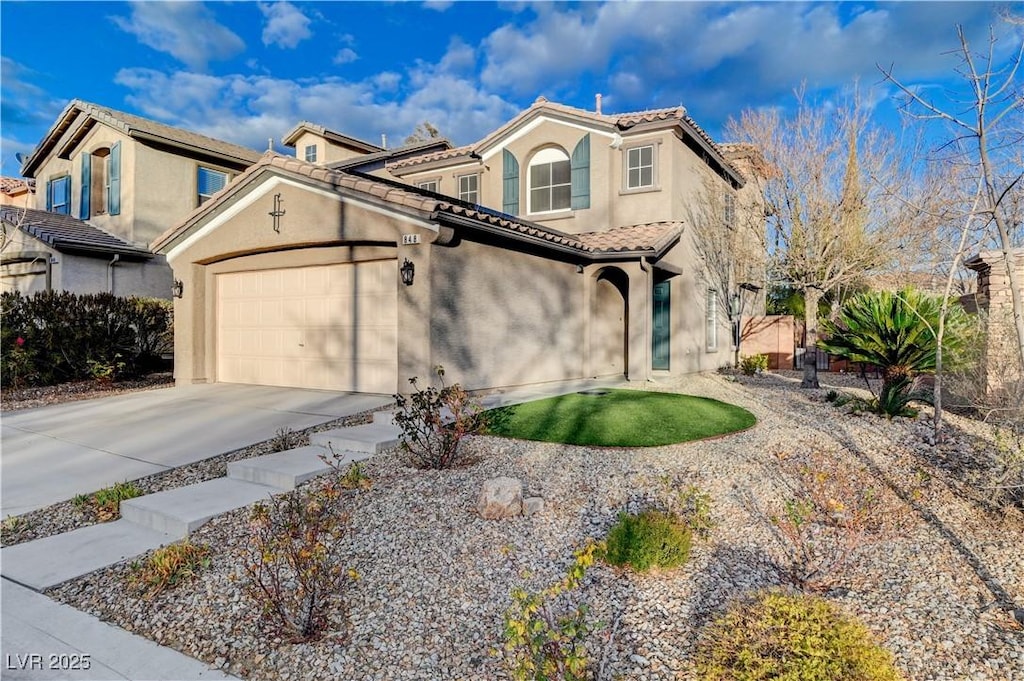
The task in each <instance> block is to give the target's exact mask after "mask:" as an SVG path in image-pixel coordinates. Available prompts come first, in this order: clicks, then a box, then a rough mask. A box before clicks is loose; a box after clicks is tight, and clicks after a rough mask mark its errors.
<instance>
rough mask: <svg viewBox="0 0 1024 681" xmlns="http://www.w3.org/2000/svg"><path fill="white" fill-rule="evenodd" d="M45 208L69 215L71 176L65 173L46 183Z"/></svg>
mask: <svg viewBox="0 0 1024 681" xmlns="http://www.w3.org/2000/svg"><path fill="white" fill-rule="evenodd" d="M46 210H49V211H53V212H54V213H60V214H62V215H71V176H70V175H65V176H64V177H58V178H55V179H53V180H50V181H49V182H47V183H46Z"/></svg>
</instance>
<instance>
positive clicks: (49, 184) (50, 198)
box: [46, 180, 53, 212]
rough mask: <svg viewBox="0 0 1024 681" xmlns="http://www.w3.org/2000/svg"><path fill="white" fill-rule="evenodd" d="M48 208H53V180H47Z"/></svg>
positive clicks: (49, 209)
mask: <svg viewBox="0 0 1024 681" xmlns="http://www.w3.org/2000/svg"><path fill="white" fill-rule="evenodd" d="M46 210H47V212H49V211H51V210H53V180H47V181H46Z"/></svg>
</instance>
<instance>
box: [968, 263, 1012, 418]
mask: <svg viewBox="0 0 1024 681" xmlns="http://www.w3.org/2000/svg"><path fill="white" fill-rule="evenodd" d="M1010 256H1011V258H1013V266H1014V268H1015V270H1016V275H1017V281H1018V282H1024V248H1016V249H1014V250H1012V251H1011V252H1010ZM964 265H966V266H967V267H968V268H969V269H971V270H973V271H975V272H977V273H978V288H977V293H973V294H969V295H966V296H963V297H961V299H960V302H961V304H962V305H963V306H964V308H965V309H966V310H967V311H968V312H970V313H974V314H981V315H982V319H983V320H984V323H985V348H984V353H983V366H982V371H983V373H984V375H983V376H982V377H981V379H982V381H981V382H982V384H983V385H984V388H985V392H986V393H987V394H988V395H989V396H990V397H992V396H995V395H1007V396H1008V397H1013V396H1015V397H1016V399H1017V404H1019V400H1020V396H1021V395H1022V394H1024V367H1021V366H1020V360H1019V355H1018V352H1017V348H1016V343H1017V336H1016V331H1015V329H1014V327H1013V300H1012V298H1011V289H1010V276H1009V274H1008V273H1007V269H1006V261H1005V259H1004V257H1003V253H1002V251H982V252H981V253H979V254H978V255H976V256H974V257H973V258H970V259H969V260H967V261H966V262H964ZM1018 293H1019V294H1021V295H1024V291H1018ZM1006 404H1007V406H1009V404H1010V402H1009V400H1007V401H1006Z"/></svg>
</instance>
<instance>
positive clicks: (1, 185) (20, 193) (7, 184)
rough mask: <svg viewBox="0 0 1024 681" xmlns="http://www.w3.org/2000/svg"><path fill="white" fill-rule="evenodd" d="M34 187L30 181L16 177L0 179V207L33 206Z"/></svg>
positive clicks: (33, 183)
mask: <svg viewBox="0 0 1024 681" xmlns="http://www.w3.org/2000/svg"><path fill="white" fill-rule="evenodd" d="M35 193H36V186H35V182H33V181H32V180H22V179H20V178H16V177H0V206H18V207H20V208H32V207H33V206H35Z"/></svg>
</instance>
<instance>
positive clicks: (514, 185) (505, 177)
mask: <svg viewBox="0 0 1024 681" xmlns="http://www.w3.org/2000/svg"><path fill="white" fill-rule="evenodd" d="M502 159H503V160H502V173H501V184H502V196H503V200H502V203H501V210H502V211H504V212H505V213H508V214H509V215H519V161H517V160H516V157H515V155H514V154H512V152H511V151H509V150H508V149H505V153H504V154H503V155H502Z"/></svg>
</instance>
